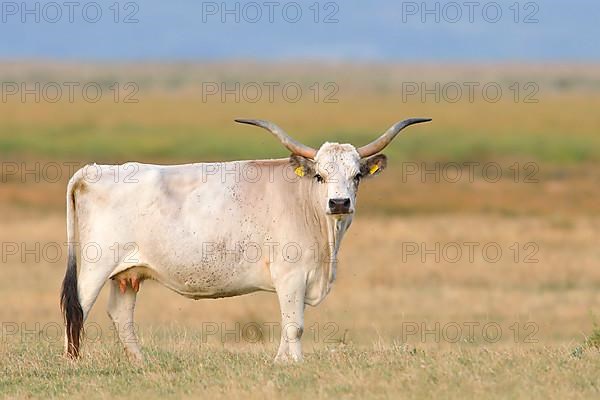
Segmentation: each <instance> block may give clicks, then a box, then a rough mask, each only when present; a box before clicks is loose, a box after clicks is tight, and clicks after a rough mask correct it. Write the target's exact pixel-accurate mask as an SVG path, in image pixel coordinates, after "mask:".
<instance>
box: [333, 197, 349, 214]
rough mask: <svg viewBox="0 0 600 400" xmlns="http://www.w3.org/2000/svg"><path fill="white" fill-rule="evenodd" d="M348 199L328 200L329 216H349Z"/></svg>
mask: <svg viewBox="0 0 600 400" xmlns="http://www.w3.org/2000/svg"><path fill="white" fill-rule="evenodd" d="M350 205H351V203H350V199H348V198H345V199H329V213H330V214H350V213H352V210H351V209H350Z"/></svg>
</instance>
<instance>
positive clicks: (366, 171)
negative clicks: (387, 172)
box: [360, 154, 387, 178]
mask: <svg viewBox="0 0 600 400" xmlns="http://www.w3.org/2000/svg"><path fill="white" fill-rule="evenodd" d="M386 166H387V157H386V156H385V154H377V155H376V156H373V157H369V158H365V159H363V160H361V161H360V173H361V175H362V176H363V177H365V178H368V177H371V176H375V175H378V174H379V173H381V171H383V170H384V169H385V167H386Z"/></svg>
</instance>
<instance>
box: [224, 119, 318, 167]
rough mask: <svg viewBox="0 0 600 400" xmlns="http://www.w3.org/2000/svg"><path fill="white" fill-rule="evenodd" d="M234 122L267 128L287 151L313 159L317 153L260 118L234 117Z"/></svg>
mask: <svg viewBox="0 0 600 400" xmlns="http://www.w3.org/2000/svg"><path fill="white" fill-rule="evenodd" d="M235 122H239V123H240V124H248V125H255V126H259V127H261V128H263V129H266V130H268V131H269V132H271V133H272V134H273V135H275V137H276V138H277V139H279V141H280V142H281V144H283V145H284V146H285V147H286V148H287V149H288V150H289V151H291V152H292V153H294V154H297V155H299V156H302V157H306V158H310V159H314V158H315V155H316V154H317V151H316V150H315V149H313V148H312V147H309V146H306V145H304V144H302V143H300V142H297V141H296V140H294V139H292V138H291V137H290V135H288V134H287V133H285V131H284V130H283V129H281V128H280V127H278V126H277V125H275V124H274V123H271V122H269V121H263V120H260V119H236V120H235Z"/></svg>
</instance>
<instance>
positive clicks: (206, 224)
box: [70, 159, 351, 305]
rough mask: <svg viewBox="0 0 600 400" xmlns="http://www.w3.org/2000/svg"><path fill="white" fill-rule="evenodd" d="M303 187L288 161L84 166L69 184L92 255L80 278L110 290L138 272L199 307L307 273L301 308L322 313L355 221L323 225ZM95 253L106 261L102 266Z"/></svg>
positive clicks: (82, 236) (329, 221)
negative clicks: (108, 283)
mask: <svg viewBox="0 0 600 400" xmlns="http://www.w3.org/2000/svg"><path fill="white" fill-rule="evenodd" d="M303 183H304V182H303V181H302V180H301V179H300V178H299V177H297V176H296V175H294V172H293V170H291V169H290V167H289V160H288V159H282V160H265V161H238V162H228V163H211V164H208V163H207V164H188V165H176V166H159V165H149V164H139V163H128V164H124V165H121V166H108V165H92V166H87V167H84V168H82V169H81V170H79V171H78V172H77V173H76V174H75V175H74V177H73V179H72V181H71V185H70V187H71V188H72V189H73V193H74V195H75V209H76V210H77V224H78V229H77V231H78V233H79V240H78V241H79V242H80V243H81V246H82V249H86V253H89V254H88V255H85V256H84V257H82V270H84V272H85V271H86V270H87V269H88V268H89V269H90V270H93V274H94V275H96V274H98V275H100V276H101V277H102V281H105V280H106V278H112V279H118V278H119V276H129V278H130V277H131V275H132V274H131V273H129V274H127V271H128V270H129V269H132V268H133V267H138V268H136V269H135V272H136V274H138V275H140V277H141V278H142V279H144V278H152V279H155V280H157V281H159V282H160V283H162V284H163V285H165V286H166V287H168V288H170V289H172V290H174V291H176V292H177V293H179V294H181V295H184V296H187V297H191V298H195V299H198V298H215V297H228V296H236V295H240V294H245V293H250V292H253V291H257V290H267V291H274V290H275V289H276V286H277V282H278V278H281V277H285V276H287V275H289V274H290V273H298V272H299V271H301V272H302V273H303V274H305V275H306V281H307V287H306V297H305V302H306V303H307V304H310V305H316V304H318V303H319V302H320V301H321V300H323V298H324V297H325V295H326V294H327V293H328V291H329V289H330V288H331V284H332V283H333V280H334V278H335V256H334V254H332V250H333V249H336V250H337V246H338V245H339V243H340V241H339V239H340V237H341V235H342V234H343V232H344V231H345V227H347V225H349V222H350V220H351V217H348V218H347V219H345V220H344V221H343V222H342V221H340V220H338V221H337V222H336V221H335V220H332V219H328V218H324V217H322V212H319V210H318V209H317V208H316V205H313V204H310V202H307V196H306V191H307V190H308V189H309V188H308V187H307V185H306V184H303ZM336 224H340V225H341V226H340V227H338V229H337V230H336V229H335V228H336ZM340 228H341V229H340ZM328 243H336V246H335V247H331V246H329V245H328ZM97 248H98V249H100V250H101V252H102V254H106V255H107V256H108V257H103V258H102V260H98V257H96V249H97ZM332 261H333V262H332ZM90 273H91V271H90ZM119 274H121V275H119ZM81 275H82V276H81V277H80V281H79V282H80V286H84V285H85V281H82V278H83V273H82V274H81ZM90 285H97V283H96V281H93V282H90ZM86 290H87V288H85V287H80V293H81V292H85V291H86Z"/></svg>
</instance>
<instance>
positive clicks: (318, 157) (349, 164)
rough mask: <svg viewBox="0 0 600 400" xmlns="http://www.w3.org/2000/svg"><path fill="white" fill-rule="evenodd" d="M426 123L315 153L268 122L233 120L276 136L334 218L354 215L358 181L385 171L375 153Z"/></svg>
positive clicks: (402, 124)
mask: <svg viewBox="0 0 600 400" xmlns="http://www.w3.org/2000/svg"><path fill="white" fill-rule="evenodd" d="M429 121H431V119H426V118H413V119H407V120H405V121H402V122H398V123H396V124H394V125H392V127H390V129H388V130H387V131H386V132H385V133H384V134H383V135H381V136H380V137H379V138H378V139H376V140H374V141H373V142H371V143H369V144H367V145H366V146H362V147H359V148H356V147H354V146H352V145H351V144H338V143H328V142H326V143H324V144H323V145H322V146H321V147H320V148H319V150H315V149H313V148H312V147H309V146H306V145H304V144H302V143H299V142H297V141H296V140H294V139H292V138H291V137H290V136H289V135H288V134H286V133H285V132H284V131H283V130H282V129H281V128H279V127H278V126H277V125H275V124H273V123H271V122H268V121H262V120H253V119H236V122H240V123H243V124H250V125H256V126H259V127H261V128H264V129H266V130H268V131H269V132H271V133H272V134H273V135H275V136H276V137H277V138H278V139H279V140H280V141H281V143H282V144H283V145H284V146H285V147H286V148H287V149H288V150H290V151H291V152H292V155H291V156H290V163H291V166H292V168H293V169H294V172H295V173H296V175H298V176H300V177H302V178H303V179H309V180H310V181H311V184H312V187H313V189H314V190H315V191H316V193H317V194H318V201H319V203H321V204H322V206H323V208H324V211H325V213H326V214H329V215H336V216H344V215H349V214H352V213H354V208H355V204H356V192H357V191H358V185H359V183H360V182H361V180H363V179H367V178H370V177H372V176H375V175H378V174H379V173H381V171H382V170H383V169H384V168H385V167H386V163H387V158H386V156H385V155H384V154H378V153H379V152H380V151H382V150H383V149H384V148H385V147H386V146H387V145H388V144H389V143H390V142H391V141H392V140H393V139H394V138H395V137H396V135H397V134H398V133H400V131H402V130H403V129H404V128H406V127H407V126H409V125H412V124H417V123H420V122H429Z"/></svg>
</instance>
